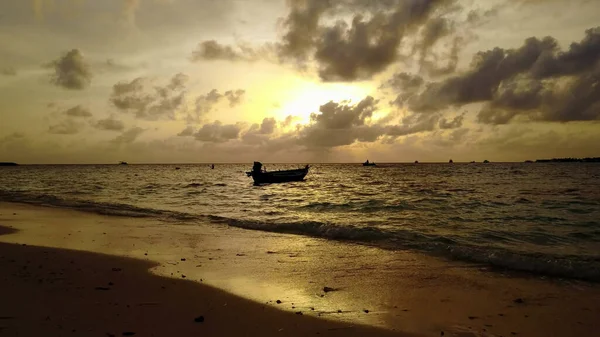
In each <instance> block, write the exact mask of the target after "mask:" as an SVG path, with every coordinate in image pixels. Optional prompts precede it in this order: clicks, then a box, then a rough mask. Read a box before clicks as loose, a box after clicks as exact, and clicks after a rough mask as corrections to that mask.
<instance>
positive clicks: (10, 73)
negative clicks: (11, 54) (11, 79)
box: [0, 67, 17, 76]
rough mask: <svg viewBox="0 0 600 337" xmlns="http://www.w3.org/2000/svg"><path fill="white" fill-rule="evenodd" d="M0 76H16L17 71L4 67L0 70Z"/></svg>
mask: <svg viewBox="0 0 600 337" xmlns="http://www.w3.org/2000/svg"><path fill="white" fill-rule="evenodd" d="M0 75H4V76H16V75H17V69H15V68H14V67H4V68H2V69H0Z"/></svg>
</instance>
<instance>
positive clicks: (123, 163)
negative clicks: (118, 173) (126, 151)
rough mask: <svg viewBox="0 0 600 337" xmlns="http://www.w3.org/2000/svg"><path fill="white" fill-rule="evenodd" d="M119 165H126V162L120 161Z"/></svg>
mask: <svg viewBox="0 0 600 337" xmlns="http://www.w3.org/2000/svg"><path fill="white" fill-rule="evenodd" d="M119 165H127V162H126V161H120V162H119Z"/></svg>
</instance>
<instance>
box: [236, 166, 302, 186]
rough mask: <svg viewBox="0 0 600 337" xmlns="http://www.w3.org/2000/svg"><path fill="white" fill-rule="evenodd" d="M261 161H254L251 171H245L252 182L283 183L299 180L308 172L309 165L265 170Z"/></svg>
mask: <svg viewBox="0 0 600 337" xmlns="http://www.w3.org/2000/svg"><path fill="white" fill-rule="evenodd" d="M262 166H263V165H262V163H261V162H257V161H255V162H254V166H253V167H252V171H249V172H246V175H247V176H248V177H252V179H254V184H255V185H258V184H272V183H285V182H289V181H301V180H304V177H305V176H306V175H307V174H308V169H309V168H310V166H308V165H306V166H305V167H304V168H299V169H294V170H280V171H272V172H267V170H266V169H263V168H262Z"/></svg>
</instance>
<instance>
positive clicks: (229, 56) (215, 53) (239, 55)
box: [191, 40, 259, 62]
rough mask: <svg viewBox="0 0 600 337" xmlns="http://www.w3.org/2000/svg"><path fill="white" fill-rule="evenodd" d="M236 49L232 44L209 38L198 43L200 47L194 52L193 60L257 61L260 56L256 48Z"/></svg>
mask: <svg viewBox="0 0 600 337" xmlns="http://www.w3.org/2000/svg"><path fill="white" fill-rule="evenodd" d="M237 49H238V50H235V49H234V48H233V47H231V46H227V45H223V44H220V43H219V42H217V41H215V40H207V41H203V42H201V43H199V44H198V47H197V48H196V49H195V50H194V51H193V52H192V57H191V60H192V61H193V62H198V61H201V60H206V61H214V60H225V61H248V62H252V61H256V60H258V59H259V56H258V55H257V53H256V52H255V51H254V49H252V48H249V47H246V48H243V47H241V48H237Z"/></svg>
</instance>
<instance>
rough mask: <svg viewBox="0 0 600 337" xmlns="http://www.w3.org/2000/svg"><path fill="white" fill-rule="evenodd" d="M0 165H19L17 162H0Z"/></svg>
mask: <svg viewBox="0 0 600 337" xmlns="http://www.w3.org/2000/svg"><path fill="white" fill-rule="evenodd" d="M0 166H19V164H17V163H12V162H0Z"/></svg>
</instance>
